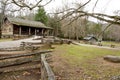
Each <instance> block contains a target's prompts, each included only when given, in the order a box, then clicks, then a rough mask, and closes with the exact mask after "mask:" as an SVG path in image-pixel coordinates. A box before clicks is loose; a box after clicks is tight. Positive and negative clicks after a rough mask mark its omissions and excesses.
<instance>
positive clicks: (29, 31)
mask: <svg viewBox="0 0 120 80" xmlns="http://www.w3.org/2000/svg"><path fill="white" fill-rule="evenodd" d="M29 35H31V28H30V27H29Z"/></svg>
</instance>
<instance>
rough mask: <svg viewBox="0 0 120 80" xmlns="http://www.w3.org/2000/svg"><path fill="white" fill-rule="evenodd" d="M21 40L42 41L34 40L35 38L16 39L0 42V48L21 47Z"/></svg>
mask: <svg viewBox="0 0 120 80" xmlns="http://www.w3.org/2000/svg"><path fill="white" fill-rule="evenodd" d="M21 42H41V41H40V40H33V38H28V39H21V40H15V41H7V42H0V48H9V47H19V46H20V44H21Z"/></svg>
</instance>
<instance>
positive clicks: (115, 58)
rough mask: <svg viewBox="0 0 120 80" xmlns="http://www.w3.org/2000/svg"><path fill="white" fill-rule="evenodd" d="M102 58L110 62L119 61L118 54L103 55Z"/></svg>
mask: <svg viewBox="0 0 120 80" xmlns="http://www.w3.org/2000/svg"><path fill="white" fill-rule="evenodd" d="M104 60H107V61H110V62H114V63H120V56H111V55H108V56H105V57H104Z"/></svg>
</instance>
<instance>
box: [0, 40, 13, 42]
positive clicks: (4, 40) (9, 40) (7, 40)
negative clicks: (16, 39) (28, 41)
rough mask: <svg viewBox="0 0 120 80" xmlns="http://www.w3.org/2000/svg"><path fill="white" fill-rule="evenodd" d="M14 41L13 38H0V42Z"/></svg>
mask: <svg viewBox="0 0 120 80" xmlns="http://www.w3.org/2000/svg"><path fill="white" fill-rule="evenodd" d="M5 41H12V39H0V42H5Z"/></svg>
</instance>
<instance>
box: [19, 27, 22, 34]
mask: <svg viewBox="0 0 120 80" xmlns="http://www.w3.org/2000/svg"><path fill="white" fill-rule="evenodd" d="M21 32H22V31H21V26H20V27H19V35H21Z"/></svg>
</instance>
